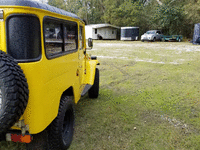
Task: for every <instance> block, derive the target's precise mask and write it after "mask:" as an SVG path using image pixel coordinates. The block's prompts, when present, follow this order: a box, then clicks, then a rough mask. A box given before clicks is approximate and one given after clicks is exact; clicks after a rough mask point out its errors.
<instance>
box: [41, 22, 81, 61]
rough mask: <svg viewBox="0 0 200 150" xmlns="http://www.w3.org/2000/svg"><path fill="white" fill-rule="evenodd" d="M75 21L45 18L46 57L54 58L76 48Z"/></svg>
mask: <svg viewBox="0 0 200 150" xmlns="http://www.w3.org/2000/svg"><path fill="white" fill-rule="evenodd" d="M77 30H78V28H77V23H76V22H71V21H64V20H54V19H45V20H44V38H45V49H46V56H47V58H54V57H58V56H62V55H65V54H67V53H71V52H74V51H76V50H77V48H78V42H77V41H78V40H77V37H78V36H77V35H78V34H77Z"/></svg>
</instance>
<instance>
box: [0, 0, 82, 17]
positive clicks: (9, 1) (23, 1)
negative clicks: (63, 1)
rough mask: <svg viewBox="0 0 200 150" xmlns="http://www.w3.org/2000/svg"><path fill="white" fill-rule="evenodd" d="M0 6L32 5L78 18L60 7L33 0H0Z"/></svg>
mask: <svg viewBox="0 0 200 150" xmlns="http://www.w3.org/2000/svg"><path fill="white" fill-rule="evenodd" d="M0 6H27V7H34V8H39V9H44V10H48V11H51V12H55V13H58V14H61V15H65V16H69V17H73V18H77V19H80V18H79V17H78V16H77V15H75V14H73V13H70V12H67V11H64V10H62V9H59V8H56V7H53V6H50V5H48V4H43V3H41V2H37V1H33V0H0Z"/></svg>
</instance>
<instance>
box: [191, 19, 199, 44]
mask: <svg viewBox="0 0 200 150" xmlns="http://www.w3.org/2000/svg"><path fill="white" fill-rule="evenodd" d="M192 43H193V44H200V23H197V24H195V25H194V34H193V42H192Z"/></svg>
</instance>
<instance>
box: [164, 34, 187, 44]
mask: <svg viewBox="0 0 200 150" xmlns="http://www.w3.org/2000/svg"><path fill="white" fill-rule="evenodd" d="M182 40H183V36H182V35H163V38H162V41H165V42H167V41H173V42H181V41H182Z"/></svg>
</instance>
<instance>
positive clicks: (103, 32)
mask: <svg viewBox="0 0 200 150" xmlns="http://www.w3.org/2000/svg"><path fill="white" fill-rule="evenodd" d="M119 29H120V27H117V26H113V25H111V24H91V25H86V26H85V31H86V39H88V38H92V39H95V40H103V39H107V40H116V39H117V31H118V30H119Z"/></svg>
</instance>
